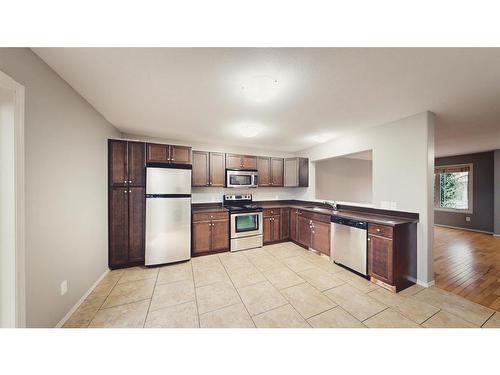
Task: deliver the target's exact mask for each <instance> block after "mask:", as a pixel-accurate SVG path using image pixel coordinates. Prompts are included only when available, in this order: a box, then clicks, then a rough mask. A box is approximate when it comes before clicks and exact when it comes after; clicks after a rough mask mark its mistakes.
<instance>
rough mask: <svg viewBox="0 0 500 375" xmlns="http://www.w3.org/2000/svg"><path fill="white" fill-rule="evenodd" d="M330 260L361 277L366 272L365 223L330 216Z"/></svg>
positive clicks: (366, 226)
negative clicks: (357, 273)
mask: <svg viewBox="0 0 500 375" xmlns="http://www.w3.org/2000/svg"><path fill="white" fill-rule="evenodd" d="M331 226H332V231H331V258H332V260H333V261H334V262H335V263H338V264H341V265H343V266H346V267H348V268H350V269H352V270H354V271H356V272H359V273H360V274H362V275H365V276H366V275H368V272H367V257H366V253H367V241H366V239H367V228H368V223H367V222H365V221H359V220H351V219H344V218H341V217H336V216H332V219H331Z"/></svg>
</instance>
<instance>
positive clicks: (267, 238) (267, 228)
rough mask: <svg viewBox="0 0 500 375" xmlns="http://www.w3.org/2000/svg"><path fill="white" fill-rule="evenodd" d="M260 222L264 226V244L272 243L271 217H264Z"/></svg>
mask: <svg viewBox="0 0 500 375" xmlns="http://www.w3.org/2000/svg"><path fill="white" fill-rule="evenodd" d="M262 221H264V225H263V228H262V230H263V236H264V238H263V240H264V243H267V242H271V241H272V238H273V237H272V236H273V234H272V230H273V225H272V217H265V218H263V219H262Z"/></svg>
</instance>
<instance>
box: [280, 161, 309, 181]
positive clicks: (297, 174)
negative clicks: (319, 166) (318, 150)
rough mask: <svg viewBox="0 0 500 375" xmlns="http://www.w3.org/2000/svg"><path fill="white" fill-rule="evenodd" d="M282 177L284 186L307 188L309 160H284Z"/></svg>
mask: <svg viewBox="0 0 500 375" xmlns="http://www.w3.org/2000/svg"><path fill="white" fill-rule="evenodd" d="M284 176H285V177H284V178H285V182H284V186H295V187H307V186H309V159H307V158H286V159H285V167H284Z"/></svg>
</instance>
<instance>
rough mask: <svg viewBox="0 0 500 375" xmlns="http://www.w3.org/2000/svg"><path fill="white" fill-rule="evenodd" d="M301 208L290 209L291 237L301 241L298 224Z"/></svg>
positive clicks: (293, 239)
mask: <svg viewBox="0 0 500 375" xmlns="http://www.w3.org/2000/svg"><path fill="white" fill-rule="evenodd" d="M298 217H299V210H297V209H295V208H293V209H291V210H290V239H291V240H292V241H295V242H299V234H298V230H297V227H298V224H299V219H298Z"/></svg>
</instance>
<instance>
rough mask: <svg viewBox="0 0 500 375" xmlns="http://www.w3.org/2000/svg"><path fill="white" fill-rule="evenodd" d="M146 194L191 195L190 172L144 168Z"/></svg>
mask: <svg viewBox="0 0 500 375" xmlns="http://www.w3.org/2000/svg"><path fill="white" fill-rule="evenodd" d="M146 194H191V170H190V169H173V168H152V167H148V168H146Z"/></svg>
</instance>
